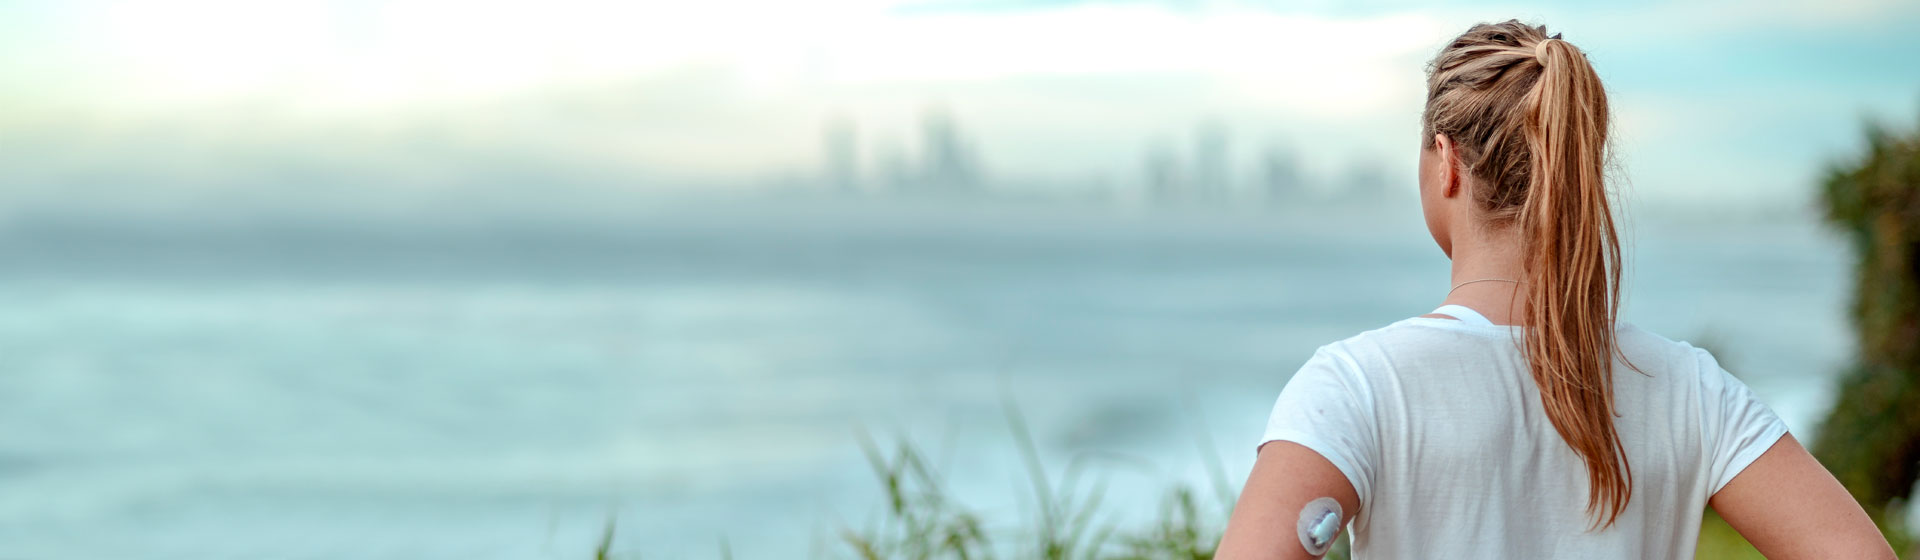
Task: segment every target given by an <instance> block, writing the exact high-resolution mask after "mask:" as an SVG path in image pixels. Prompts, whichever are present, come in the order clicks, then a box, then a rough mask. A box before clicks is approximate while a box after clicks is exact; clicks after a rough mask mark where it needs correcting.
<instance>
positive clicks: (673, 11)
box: [0, 0, 1920, 213]
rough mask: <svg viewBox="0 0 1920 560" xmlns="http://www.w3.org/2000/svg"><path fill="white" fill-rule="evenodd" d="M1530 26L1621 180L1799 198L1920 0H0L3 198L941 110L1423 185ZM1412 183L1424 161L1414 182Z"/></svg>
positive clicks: (77, 202) (59, 203) (507, 178)
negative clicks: (1487, 36) (1444, 95)
mask: <svg viewBox="0 0 1920 560" xmlns="http://www.w3.org/2000/svg"><path fill="white" fill-rule="evenodd" d="M1508 18H1518V19H1521V20H1523V21H1528V22H1535V23H1545V24H1547V25H1548V26H1549V28H1550V30H1552V31H1555V32H1561V33H1563V34H1564V37H1565V38H1566V39H1567V40H1569V41H1571V42H1572V43H1574V44H1575V45H1577V46H1580V47H1581V48H1583V49H1584V50H1586V52H1587V53H1588V54H1589V56H1590V59H1591V60H1592V61H1593V62H1594V64H1595V65H1596V68H1597V69H1598V70H1599V72H1600V74H1601V76H1602V79H1603V80H1604V81H1605V82H1606V84H1607V86H1608V88H1609V94H1610V99H1611V101H1612V104H1613V110H1614V115H1615V119H1616V129H1615V136H1614V142H1615V147H1616V155H1617V158H1618V163H1619V164H1620V169H1621V172H1620V175H1621V176H1622V177H1623V178H1624V179H1625V181H1623V182H1622V183H1621V185H1622V188H1623V189H1624V190H1625V191H1626V192H1629V193H1630V194H1629V196H1633V197H1636V199H1640V200H1648V201H1653V202H1656V203H1673V204H1676V205H1681V206H1693V207H1709V206H1720V205H1730V204H1731V205H1763V206H1764V205H1804V204H1806V202H1807V201H1808V200H1809V199H1810V196H1811V194H1810V193H1811V185H1812V184H1813V181H1815V180H1816V178H1817V177H1818V174H1819V172H1820V170H1821V169H1822V166H1823V165H1825V163H1826V162H1828V161H1830V160H1832V159H1833V158H1835V157H1838V156H1840V155H1842V154H1845V153H1848V152H1849V151H1850V150H1852V149H1853V148H1854V147H1856V146H1858V142H1859V140H1858V139H1859V137H1860V134H1859V131H1860V129H1861V124H1862V123H1863V122H1864V121H1865V120H1866V119H1868V118H1877V119H1881V120H1885V121H1891V122H1895V123H1899V124H1901V125H1904V126H1911V125H1912V124H1913V123H1916V122H1920V118H1916V112H1920V62H1916V61H1920V33H1917V32H1916V31H1920V2H1911V1H1900V0H1827V1H1818V2H1777V1H1759V2H1704V3H1701V2H1695V3H1685V2H1682V3H1668V2H1636V1H1626V2H1605V3H1577V2H1544V3H1543V2H1529V3H1517V2H1412V1H1360V2H1332V1H1303V2H1201V1H1192V2H1177V1H1165V2H1154V1H1073V0H834V1H812V2H791V1H779V0H703V1H699V2H654V1H641V2H637V3H636V2H588V1H580V0H548V1H542V2H471V1H452V0H394V1H387V2H374V1H366V0H287V1H281V2H254V1H246V0H183V1H174V2H142V1H108V0H67V1H60V2H19V1H6V0H0V51H4V52H6V53H8V56H5V57H0V103H4V107H5V109H0V147H4V150H0V165H4V166H5V168H6V169H8V171H7V172H6V173H8V174H9V175H12V177H11V180H8V181H6V183H8V184H7V185H0V203H4V204H6V205H8V206H10V207H11V208H12V210H13V211H14V212H15V213H24V212H31V211H56V210H58V209H69V208H79V209H83V210H84V209H88V208H94V207H112V206H130V207H146V208H160V209H172V210H174V211H181V212H208V211H210V210H209V209H217V208H221V207H235V208H238V207H248V206H249V205H253V206H263V205H264V206H273V205H284V206H288V207H314V206H329V205H330V206H331V207H334V208H338V209H342V210H343V211H350V212H359V211H368V212H373V211H383V209H389V208H399V207H407V206H409V205H416V206H419V205H424V206H431V205H433V204H437V203H439V202H441V201H445V200H448V199H459V198H472V197H474V196H476V193H482V194H483V196H480V198H490V199H497V200H505V201H522V200H534V199H539V198H542V197H550V196H554V194H553V193H555V192H560V191H556V190H555V189H554V188H546V187H536V186H532V185H531V183H542V184H546V185H554V184H560V185H565V186H567V188H576V189H584V190H592V189H612V190H637V191H646V190H658V189H729V188H740V187H758V186H766V185H776V184H784V183H793V182H795V178H796V177H797V178H807V177H815V176H817V175H818V174H819V173H821V169H822V168H823V166H824V165H825V162H824V151H823V144H824V141H823V131H824V130H825V129H826V128H827V127H828V124H829V123H833V122H843V123H851V129H852V131H853V137H854V138H855V145H856V146H857V152H858V158H857V159H858V165H859V167H860V169H861V170H862V173H868V174H873V173H878V171H877V170H878V169H879V168H881V167H884V166H885V165H888V164H889V162H897V161H902V160H911V159H913V158H915V157H919V153H920V151H922V150H923V146H921V145H920V132H919V127H920V126H921V125H920V123H921V121H922V120H923V119H924V118H926V115H928V114H931V113H939V114H944V115H948V116H950V117H951V118H952V119H953V121H954V122H955V123H956V124H957V126H958V127H959V128H960V129H961V130H962V132H963V134H964V135H965V137H966V138H967V139H968V140H969V141H970V142H971V144H972V146H973V147H974V148H975V149H976V150H977V151H978V155H979V158H980V160H981V161H982V162H983V165H984V168H985V169H986V170H987V173H988V174H989V175H990V176H991V177H994V178H996V179H997V180H999V181H1001V182H1004V183H1008V184H1020V185H1034V186H1033V187H1031V188H1046V185H1054V184H1096V185H1104V186H1106V188H1115V189H1127V188H1136V187H1137V186H1138V184H1139V183H1141V182H1143V178H1142V177H1143V175H1144V172H1143V160H1144V158H1145V154H1146V153H1148V152H1149V151H1152V150H1172V151H1174V152H1175V153H1178V154H1182V157H1185V154H1186V153H1187V150H1188V149H1189V147H1190V146H1191V145H1192V144H1193V143H1194V141H1195V139H1194V136H1195V131H1196V130H1198V129H1200V128H1201V127H1203V126H1217V127H1220V129H1222V130H1224V131H1225V135H1226V136H1225V137H1226V139H1227V142H1226V145H1227V150H1228V152H1227V153H1228V154H1229V161H1230V162H1231V164H1232V165H1233V167H1234V169H1235V170H1236V171H1235V173H1251V169H1252V168H1253V166H1254V165H1255V163H1256V162H1257V161H1258V160H1259V159H1260V158H1261V157H1263V156H1264V155H1265V154H1268V153H1285V154H1290V155H1292V156H1294V157H1295V158H1296V159H1297V160H1298V161H1299V162H1300V166H1301V167H1302V168H1303V169H1302V170H1303V173H1304V174H1305V175H1306V176H1308V177H1310V178H1317V179H1323V180H1324V181H1322V182H1333V180H1334V178H1337V177H1340V176H1342V175H1344V174H1348V173H1350V172H1351V171H1352V170H1354V169H1357V168H1372V169H1377V170H1380V174H1381V175H1383V176H1385V177H1388V178H1389V179H1390V180H1392V181H1397V182H1405V183H1407V184H1408V185H1411V181H1412V167H1413V162H1414V161H1415V157H1416V153H1415V150H1416V147H1417V142H1418V139H1417V133H1418V116H1419V111H1420V108H1421V107H1420V103H1421V100H1422V99H1423V98H1422V95H1423V92H1422V84H1423V78H1424V76H1423V74H1422V72H1423V66H1424V64H1425V62H1426V61H1427V60H1428V59H1430V58H1431V57H1432V55H1433V54H1434V52H1435V51H1436V49H1437V48H1438V47H1439V46H1441V45H1442V44H1443V43H1444V42H1445V41H1446V40H1447V39H1449V38H1451V37H1452V36H1454V35H1456V34H1458V33H1459V32H1460V31H1463V30H1465V29H1466V27H1468V26H1469V25H1471V24H1473V23H1475V22H1480V21H1499V20H1504V19H1508ZM1409 188H1410V187H1409Z"/></svg>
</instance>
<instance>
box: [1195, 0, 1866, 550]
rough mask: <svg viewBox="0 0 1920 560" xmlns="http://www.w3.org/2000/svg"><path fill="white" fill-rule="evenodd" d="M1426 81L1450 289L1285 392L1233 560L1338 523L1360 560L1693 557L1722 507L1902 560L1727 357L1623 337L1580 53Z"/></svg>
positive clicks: (1540, 49) (1426, 156)
mask: <svg viewBox="0 0 1920 560" xmlns="http://www.w3.org/2000/svg"><path fill="white" fill-rule="evenodd" d="M1428 72H1429V75H1428V79H1427V106H1426V111H1425V114H1424V116H1423V118H1422V120H1423V128H1424V130H1423V132H1422V135H1421V136H1422V149H1421V152H1420V202H1421V206H1422V207H1423V212H1424V214H1425V216H1426V222H1427V228H1428V230H1429V231H1430V232H1431V233H1432V234H1433V239H1434V241H1435V242H1437V243H1439V245H1440V250H1441V251H1443V252H1445V253H1446V254H1447V256H1448V257H1449V258H1451V259H1452V260H1453V279H1452V282H1453V283H1452V290H1451V291H1449V292H1448V294H1447V297H1446V300H1445V302H1443V303H1444V304H1443V305H1442V306H1441V307H1440V308H1439V309H1437V310H1435V311H1434V313H1432V314H1429V315H1425V316H1421V317H1414V318H1409V319H1405V320H1402V321H1400V322H1397V323H1394V324H1392V325H1388V326H1386V327H1383V328H1380V329H1377V330H1373V331H1370V332H1366V333H1362V334H1360V335H1358V336H1355V337H1353V338H1349V339H1346V340H1343V341H1340V342H1336V343H1333V344H1330V345H1327V346H1324V347H1321V348H1320V350H1319V351H1318V352H1317V353H1315V354H1314V356H1313V358H1312V359H1310V360H1308V361H1307V363H1306V365H1305V366H1303V367H1302V368H1301V369H1300V371H1299V372H1298V373H1296V374H1295V375H1294V377H1293V378H1292V379H1291V380H1290V381H1288V382H1287V386H1286V388H1285V389H1284V390H1282V392H1281V394H1280V399H1279V402H1278V403H1277V404H1276V405H1275V407H1274V411H1273V416H1272V418H1271V420H1270V421H1269V422H1268V427H1267V432H1266V436H1265V440H1264V443H1262V445H1261V447H1260V451H1259V459H1258V460H1257V462H1256V463H1255V464H1254V467H1253V473H1252V475H1251V476H1250V477H1249V478H1248V480H1247V485H1246V488H1245V490H1244V491H1243V492H1242V494H1241V498H1240V501H1239V504H1238V505H1237V506H1236V507H1235V509H1234V512H1233V518H1232V520H1231V522H1230V523H1229V524H1228V526H1227V532H1226V535H1225V537H1224V538H1223V539H1222V541H1221V543H1220V548H1219V558H1222V559H1224V560H1248V559H1269V558H1312V557H1318V556H1320V555H1322V554H1324V550H1325V547H1326V546H1327V545H1328V544H1330V541H1331V540H1332V539H1333V538H1334V534H1335V532H1337V531H1338V530H1339V529H1340V528H1341V527H1342V526H1345V527H1347V528H1349V529H1350V530H1351V537H1352V539H1353V540H1352V543H1353V555H1354V557H1355V558H1622V559H1624V558H1633V559H1639V558H1690V557H1692V556H1693V552H1694V547H1695V540H1696V539H1697V538H1698V536H1699V532H1700V516H1701V512H1702V510H1703V508H1704V507H1706V506H1709V505H1710V506H1712V507H1713V508H1714V509H1715V510H1717V511H1718V512H1719V513H1720V516H1721V517H1723V518H1725V519H1726V520H1727V522H1728V523H1729V524H1731V525H1732V526H1733V527H1734V528H1735V529H1737V530H1739V531H1740V534H1742V535H1745V536H1746V537H1747V539H1748V540H1749V541H1751V542H1752V543H1753V544H1754V546H1755V547H1757V548H1758V549H1759V550H1760V552H1762V553H1764V554H1766V555H1767V557H1768V558H1776V559H1778V558H1893V557H1894V556H1893V553H1892V551H1891V550H1890V548H1889V547H1888V545H1887V542H1886V540H1885V538H1884V537H1883V536H1881V534H1880V533H1879V531H1878V529H1876V528H1875V527H1874V525H1873V522H1872V521H1871V520H1870V519H1869V518H1868V517H1867V515H1866V513H1865V512H1863V511H1862V510H1861V508H1860V506H1859V504H1858V503H1856V502H1854V500H1853V498H1852V497H1851V496H1849V495H1848V494H1847V492H1846V490H1845V489H1844V488H1842V487H1841V486H1840V484H1839V483H1838V482H1837V481H1835V480H1834V478H1833V476H1832V475H1831V474H1829V473H1828V472H1827V471H1826V470H1825V469H1824V468H1822V467H1821V466H1820V463H1818V462H1816V461H1815V460H1814V459H1813V457H1812V456H1810V455H1809V454H1808V453H1807V451H1806V449H1805V448H1802V447H1801V446H1800V443H1799V442H1798V441H1797V440H1795V439H1794V437H1793V436H1792V435H1790V434H1787V430H1786V426H1785V425H1784V424H1782V423H1781V422H1780V420H1779V418H1778V417H1776V416H1775V415H1774V413H1773V412H1772V411H1771V410H1769V409H1768V408H1767V407H1766V406H1765V405H1763V404H1761V403H1760V402H1759V401H1758V400H1756V399H1755V398H1754V396H1753V394H1752V393H1751V392H1750V391H1748V390H1747V388H1746V386H1745V385H1743V384H1741V383H1740V382H1739V381H1738V380H1735V379H1734V378H1733V377H1732V376H1731V375H1729V374H1728V373H1727V372H1726V371H1725V370H1723V369H1721V368H1720V366H1719V365H1718V364H1717V363H1716V362H1715V361H1714V359H1713V356H1712V355H1710V354H1708V353H1707V352H1706V351H1704V350H1701V349H1698V348H1694V347H1692V346H1689V345H1687V344H1685V343H1680V342H1673V341H1670V340H1667V339H1665V338H1661V337H1660V336H1658V335H1655V334H1653V333H1650V332H1647V331H1644V330H1640V329H1638V328H1635V327H1633V326H1631V325H1627V324H1624V323H1616V322H1615V314H1616V313H1617V303H1618V301H1619V277H1620V269H1619V263H1620V248H1619V242H1618V240H1617V238H1616V234H1615V228H1614V225H1613V219H1612V215H1611V213H1610V209H1609V206H1610V205H1609V203H1608V200H1607V192H1606V187H1605V185H1604V182H1603V180H1602V178H1603V171H1604V167H1605V165H1606V145H1607V121H1608V115H1607V99H1606V93H1605V91H1604V90H1603V88H1602V87H1601V85H1600V80H1599V77H1598V76H1597V75H1595V74H1594V70H1593V67H1592V66H1590V65H1589V64H1588V62H1587V59H1586V57H1585V55H1584V54H1582V53H1581V52H1580V50H1579V49H1577V48H1575V47H1574V46H1573V45H1571V44H1569V43H1567V42H1566V41H1562V40H1560V39H1559V37H1558V36H1557V35H1556V36H1552V37H1549V36H1548V35H1547V33H1546V29H1545V28H1544V27H1529V26H1526V25H1522V24H1520V23H1519V22H1515V21H1508V22H1506V23H1500V24H1481V25H1477V26H1474V27H1473V28H1472V29H1469V30H1468V31H1467V32H1466V33H1465V34H1463V35H1461V36H1460V37H1459V38H1457V39H1455V40H1454V41H1453V42H1452V43H1451V44H1449V45H1447V47H1446V48H1445V49H1443V50H1441V51H1440V54H1439V56H1438V57H1437V58H1436V59H1435V60H1434V61H1433V63H1432V65H1431V67H1430V68H1429V71H1428ZM1756 311H1758V310H1756Z"/></svg>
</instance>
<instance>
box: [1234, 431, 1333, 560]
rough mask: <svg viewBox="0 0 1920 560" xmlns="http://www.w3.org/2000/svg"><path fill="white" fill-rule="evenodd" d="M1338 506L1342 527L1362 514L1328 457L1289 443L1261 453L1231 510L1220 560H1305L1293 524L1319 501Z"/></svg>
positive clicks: (1270, 446)
mask: <svg viewBox="0 0 1920 560" xmlns="http://www.w3.org/2000/svg"><path fill="white" fill-rule="evenodd" d="M1321 497H1331V498H1333V499H1334V500H1335V501H1338V502H1340V511H1341V514H1342V516H1343V517H1341V519H1340V524H1341V526H1342V527H1345V526H1346V523H1347V521H1348V520H1350V519H1353V516H1354V514H1355V513H1358V512H1359V511H1360V496H1359V494H1357V493H1355V492H1354V489H1353V484H1352V483H1350V482H1348V481H1347V477H1346V475H1344V474H1341V473H1340V469H1339V468H1337V467H1334V466H1333V463H1331V462H1328V461H1327V459H1326V458H1325V457H1321V456H1320V454H1319V453H1315V452H1314V451H1313V450H1311V449H1307V448H1306V447H1305V446H1302V445H1300V444H1298V443H1294V442H1291V441H1272V442H1268V443H1267V444H1266V445H1263V446H1261V447H1260V456H1259V458H1258V459H1255V460H1254V463H1253V473H1252V474H1249V475H1247V486H1246V488H1244V489H1242V490H1241V491H1240V500H1239V501H1238V502H1235V504H1234V506H1233V518H1232V519H1230V520H1228V521H1227V532H1226V534H1225V535H1223V536H1222V537H1221V539H1220V548H1219V550H1218V551H1216V553H1215V556H1214V557H1215V558H1218V559H1219V560H1301V559H1309V558H1314V557H1313V556H1309V555H1307V549H1306V547H1304V546H1302V545H1301V544H1300V537H1299V536H1298V533H1297V532H1296V531H1295V528H1294V526H1295V524H1296V523H1297V522H1298V521H1299V519H1300V508H1303V507H1306V505H1307V502H1311V501H1313V500H1314V499H1315V498H1321Z"/></svg>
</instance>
